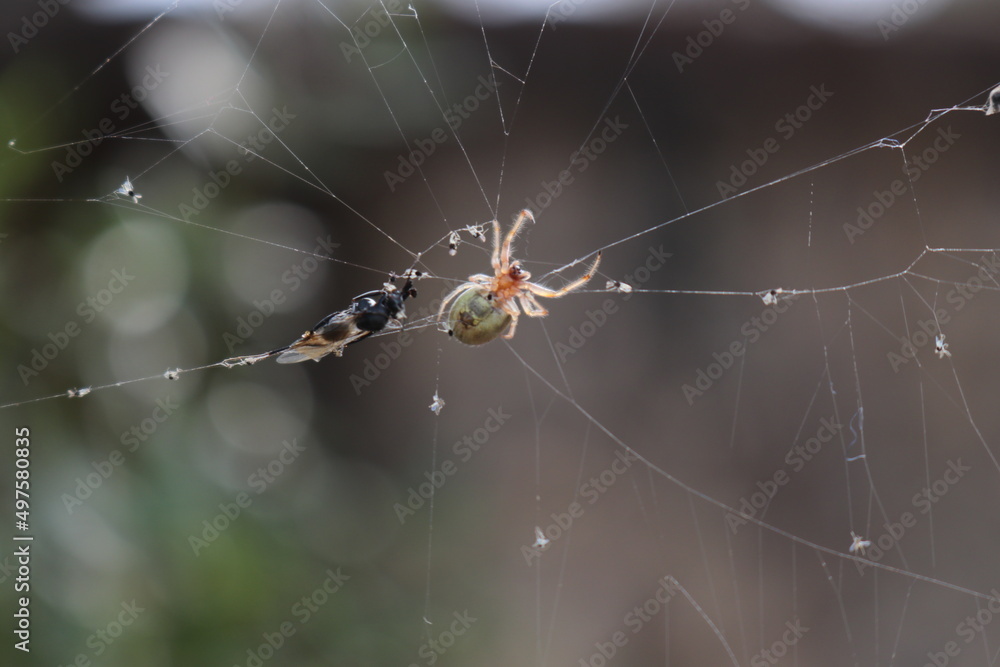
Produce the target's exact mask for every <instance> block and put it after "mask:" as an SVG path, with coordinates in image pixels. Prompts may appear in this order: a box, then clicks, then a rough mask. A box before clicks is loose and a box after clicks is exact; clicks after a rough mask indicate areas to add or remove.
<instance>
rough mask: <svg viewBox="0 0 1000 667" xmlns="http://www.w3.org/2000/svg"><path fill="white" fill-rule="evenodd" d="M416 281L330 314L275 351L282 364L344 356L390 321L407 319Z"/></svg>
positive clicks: (365, 296) (360, 298) (366, 296)
mask: <svg viewBox="0 0 1000 667" xmlns="http://www.w3.org/2000/svg"><path fill="white" fill-rule="evenodd" d="M416 295H417V291H416V290H415V289H414V288H413V281H412V280H407V281H406V285H404V286H403V289H402V290H397V289H396V288H395V286H393V285H391V284H388V285H386V287H385V288H384V289H381V290H376V291H373V292H366V293H365V294H362V295H361V296H356V297H354V300H353V303H352V304H351V307H350V308H347V309H346V310H340V311H337V312H336V313H331V314H329V315H327V316H326V317H324V318H323V319H322V320H320V321H319V322H317V323H316V326H314V327H313V328H312V329H311V330H310V331H307V332H305V333H304V334H302V336H301V337H300V338H299V339H298V340H297V341H295V342H294V343H292V344H291V345H289V346H288V347H285V348H282V349H280V350H275V351H274V354H277V355H278V359H277V361H278V363H279V364H295V363H298V362H300V361H306V360H307V359H312V360H313V361H319V360H320V359H322V358H323V357H325V356H326V355H328V354H330V353H333V354H334V355H335V356H338V357H339V356H341V355H343V354H344V348H345V347H347V346H348V345H350V344H352V343H356V342H358V341H359V340H364V339H365V338H367V337H368V336H371V335H372V334H373V333H378V332H379V331H382V330H383V329H385V328H386V326H388V325H389V323H390V322H396V323H399V324H401V323H400V320H402V319H403V318H405V317H406V309H405V307H404V304H403V302H404V301H406V299H407V297H411V296H412V297H415V296H416Z"/></svg>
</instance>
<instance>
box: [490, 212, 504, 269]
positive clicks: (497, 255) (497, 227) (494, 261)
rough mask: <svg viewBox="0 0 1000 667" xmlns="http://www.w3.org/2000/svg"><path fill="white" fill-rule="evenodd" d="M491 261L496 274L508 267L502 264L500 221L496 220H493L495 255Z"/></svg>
mask: <svg viewBox="0 0 1000 667" xmlns="http://www.w3.org/2000/svg"><path fill="white" fill-rule="evenodd" d="M490 263H491V264H493V273H494V274H499V273H500V271H502V270H506V268H507V267H506V265H505V266H502V267H501V266H500V223H499V222H497V221H496V220H494V221H493V255H492V256H491V257H490Z"/></svg>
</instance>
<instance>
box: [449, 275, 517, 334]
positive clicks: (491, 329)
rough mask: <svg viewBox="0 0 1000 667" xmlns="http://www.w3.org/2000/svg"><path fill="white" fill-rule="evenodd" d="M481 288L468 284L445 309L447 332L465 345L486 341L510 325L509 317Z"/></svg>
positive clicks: (486, 291) (485, 290)
mask: <svg viewBox="0 0 1000 667" xmlns="http://www.w3.org/2000/svg"><path fill="white" fill-rule="evenodd" d="M488 294H489V291H488V290H487V289H485V288H483V287H470V288H469V289H467V290H466V291H465V292H463V293H462V294H461V295H459V297H458V298H457V299H455V303H454V304H453V305H452V307H451V310H450V311H448V334H449V335H451V336H454V337H455V338H456V339H457V340H458V341H459V342H461V343H465V344H466V345H482V344H483V343H488V342H490V341H491V340H493V339H494V338H496V337H497V336H499V335H500V334H502V333H503V332H504V331H506V329H507V327H508V325H510V320H511V317H510V315H509V314H508V313H506V312H505V311H504V310H503V309H502V308H497V307H496V305H495V304H494V303H493V301H492V300H491V299H489V298H487V295H488Z"/></svg>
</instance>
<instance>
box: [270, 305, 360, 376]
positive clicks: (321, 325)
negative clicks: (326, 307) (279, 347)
mask: <svg viewBox="0 0 1000 667" xmlns="http://www.w3.org/2000/svg"><path fill="white" fill-rule="evenodd" d="M355 320H356V316H355V314H354V313H353V312H351V311H350V310H341V311H338V312H336V313H332V314H330V315H327V316H326V317H324V318H323V319H322V320H320V321H319V322H317V323H316V326H315V327H314V328H313V330H312V331H307V332H306V333H304V334H302V337H301V338H299V339H298V340H297V341H295V342H294V343H292V344H291V345H289V346H288V349H287V350H285V351H284V352H282V353H281V354H280V355H278V358H277V360H276V361H277V362H278V363H279V364H297V363H299V362H300V361H308V360H310V359H311V360H313V361H319V360H320V359H322V358H323V357H325V356H326V355H328V354H330V353H331V352H333V353H334V354H336V355H337V356H338V357H339V356H340V355H341V354H343V351H344V347H345V346H346V345H348V344H350V343H353V342H354V341H356V340H358V339H359V338H362V337H364V336H366V335H368V334H367V332H365V331H361V330H360V329H358V327H357V325H356V323H355Z"/></svg>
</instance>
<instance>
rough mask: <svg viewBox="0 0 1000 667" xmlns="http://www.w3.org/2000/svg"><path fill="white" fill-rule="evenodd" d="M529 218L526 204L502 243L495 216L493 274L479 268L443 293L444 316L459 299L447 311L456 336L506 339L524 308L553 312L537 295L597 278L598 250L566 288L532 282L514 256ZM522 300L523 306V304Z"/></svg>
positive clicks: (556, 293)
mask: <svg viewBox="0 0 1000 667" xmlns="http://www.w3.org/2000/svg"><path fill="white" fill-rule="evenodd" d="M525 221H531V222H534V221H535V217H534V216H533V215H532V214H531V211H529V210H528V209H524V210H523V211H521V212H520V213H519V214H518V215H517V219H515V220H514V225H513V226H512V227H511V228H510V231H509V232H507V237H506V238H505V239H504V241H503V244H501V243H500V223H499V222H497V221H496V220H494V221H493V255H492V258H491V263H492V265H493V275H492V276H488V275H485V274H482V273H477V274H475V275H473V276H469V281H468V282H466V283H462V284H461V285H459V286H458V287H456V288H455V289H454V290H452V292H451V293H450V294H449V295H448V296H447V297H445V299H444V301H443V302H442V303H441V308H440V309H439V310H438V319H439V320H440V319H441V316H442V315H443V314H444V310H445V308H447V306H448V304H449V303H451V302H452V301H454V302H455V303H454V305H452V307H451V310H450V311H448V335H449V336H454V337H455V338H456V339H458V341H459V342H462V343H465V344H466V345H482V344H483V343H488V342H490V341H491V340H493V339H494V338H496V337H497V336H499V335H500V334H501V333H503V337H504V338H505V339H510V338H513V337H514V331H515V330H516V328H517V318H518V316H519V315H520V314H521V310H523V311H524V314H525V315H527V316H528V317H545V316H546V315H548V314H549V311H547V310H545V308H543V307H542V305H541V304H540V303H538V301H537V300H536V299H535V297H539V296H541V297H545V298H547V299H556V298H559V297H561V296H566V295H567V294H569V293H570V292H572V291H574V290H576V289H579V288H580V287H582V286H583V285H585V284H586V283H587V281H588V280H590V279H591V277H593V275H594V272H595V271H596V270H597V265H598V264H599V263H600V261H601V253H597V258H596V259H595V260H594V263H593V264H592V265H591V266H590V268H589V269H588V270H587V273H586V274H584V275H582V276H580V277H579V278H577V279H576V280H574V281H573V282H571V283H569V284H568V285H566V286H565V287H563V288H562V289H557V290H555V289H549V288H548V287H542V286H541V285H537V284H535V283H532V282H529V281H528V279H529V278H531V274H530V273H528V272H527V271H525V270H524V269H522V268H521V263H520V262H518V261H517V260H516V259H514V258H513V257H511V244H512V243H513V241H514V239H515V238H516V237H517V234H518V232H519V231H521V227H523V226H524V223H525ZM518 304H520V306H521V308H520V309H518ZM504 331H506V333H504Z"/></svg>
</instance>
